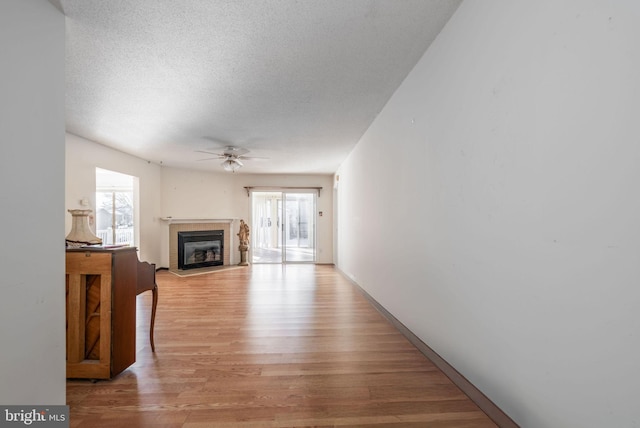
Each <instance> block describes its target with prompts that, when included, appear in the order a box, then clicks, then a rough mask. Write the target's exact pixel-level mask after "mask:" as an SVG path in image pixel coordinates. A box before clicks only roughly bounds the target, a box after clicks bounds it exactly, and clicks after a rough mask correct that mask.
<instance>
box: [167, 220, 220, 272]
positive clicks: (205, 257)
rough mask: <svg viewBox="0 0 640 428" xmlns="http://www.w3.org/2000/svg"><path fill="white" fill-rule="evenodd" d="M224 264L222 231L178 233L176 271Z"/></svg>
mask: <svg viewBox="0 0 640 428" xmlns="http://www.w3.org/2000/svg"><path fill="white" fill-rule="evenodd" d="M223 264H224V230H197V231H188V232H178V269H183V270H185V269H194V268H200V267H208V266H221V265H223Z"/></svg>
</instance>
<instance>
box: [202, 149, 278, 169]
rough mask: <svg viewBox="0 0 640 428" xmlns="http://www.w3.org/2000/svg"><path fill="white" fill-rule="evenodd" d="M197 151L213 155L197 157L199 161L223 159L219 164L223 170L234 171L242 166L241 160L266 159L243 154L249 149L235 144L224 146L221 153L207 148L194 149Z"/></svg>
mask: <svg viewBox="0 0 640 428" xmlns="http://www.w3.org/2000/svg"><path fill="white" fill-rule="evenodd" d="M196 152H198V153H206V154H208V155H215V157H213V158H205V159H199V160H200V161H208V160H213V159H224V160H223V161H222V163H221V164H220V165H222V167H223V168H224V169H225V171H229V172H236V171H237V170H238V169H239V168H241V167H242V166H244V164H243V163H242V161H243V160H252V159H267V158H261V157H254V156H245V155H246V154H247V153H249V150H247V149H245V148H242V147H235V146H226V147H225V148H224V150H223V151H222V153H214V152H210V151H207V150H196Z"/></svg>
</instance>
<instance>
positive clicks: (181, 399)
mask: <svg viewBox="0 0 640 428" xmlns="http://www.w3.org/2000/svg"><path fill="white" fill-rule="evenodd" d="M157 283H158V288H159V303H158V311H157V316H156V331H155V345H156V352H155V354H154V353H152V352H151V347H150V345H149V339H148V325H149V314H150V306H151V293H146V295H145V294H143V295H140V296H139V297H138V330H137V345H138V346H137V361H136V363H135V364H134V365H133V366H131V367H130V368H129V369H127V370H125V371H124V372H123V373H121V374H120V375H119V376H117V377H116V378H114V379H112V380H110V381H100V382H97V383H91V382H90V381H88V380H69V381H67V402H68V404H69V406H70V413H71V427H78V428H83V427H105V428H109V427H114V428H115V427H117V428H121V427H127V428H134V427H167V428H169V427H184V428H201V427H202V428H204V427H304V426H316V427H334V426H340V427H344V426H359V427H367V426H375V427H456V428H464V427H495V426H496V425H495V424H494V423H493V422H492V421H491V420H490V419H489V418H488V417H487V416H486V415H485V414H484V413H482V411H480V409H479V408H478V407H477V406H476V405H475V404H474V403H473V402H472V401H471V400H469V399H468V398H467V396H466V395H464V394H463V393H462V392H461V391H460V390H459V389H458V388H457V387H456V386H455V385H454V384H453V383H452V382H451V381H450V380H449V379H448V378H447V377H446V376H445V375H444V374H442V372H440V371H439V370H438V369H437V368H436V367H435V366H434V365H433V364H432V363H431V362H430V361H429V360H428V359H427V358H425V357H424V356H423V355H422V354H421V353H420V352H419V351H418V350H417V349H416V348H415V347H414V346H413V345H411V344H410V343H409V342H408V341H407V339H405V337H404V336H402V334H400V333H399V332H398V331H397V330H396V329H395V328H394V327H393V326H392V325H391V324H390V323H389V322H387V320H386V319H385V318H384V317H383V316H382V315H380V314H379V313H378V312H377V311H376V310H375V309H374V308H373V307H372V306H371V305H370V304H369V302H368V301H367V300H366V299H365V298H364V297H363V296H362V295H361V294H360V293H359V292H358V291H357V290H355V289H354V287H353V286H352V285H351V284H350V283H349V282H348V281H347V280H346V279H344V278H343V277H342V276H341V275H340V274H339V273H338V272H337V271H336V270H335V269H334V268H333V267H332V266H314V265H286V266H282V265H253V266H249V267H247V268H243V269H234V270H228V271H220V272H214V273H210V274H203V275H197V276H190V277H178V276H176V275H174V274H172V273H170V272H166V271H160V272H158V274H157Z"/></svg>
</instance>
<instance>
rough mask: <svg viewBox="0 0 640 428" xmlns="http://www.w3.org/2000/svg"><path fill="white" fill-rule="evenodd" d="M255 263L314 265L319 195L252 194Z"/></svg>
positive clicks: (252, 245) (301, 193)
mask: <svg viewBox="0 0 640 428" xmlns="http://www.w3.org/2000/svg"><path fill="white" fill-rule="evenodd" d="M251 206H252V216H251V219H252V228H251V238H252V239H251V261H252V263H315V261H316V218H315V213H316V191H312V190H310V191H308V192H304V191H296V192H285V191H269V192H258V191H252V192H251Z"/></svg>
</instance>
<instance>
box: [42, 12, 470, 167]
mask: <svg viewBox="0 0 640 428" xmlns="http://www.w3.org/2000/svg"><path fill="white" fill-rule="evenodd" d="M51 2H52V3H54V4H56V5H57V6H58V7H60V8H61V9H62V10H63V12H64V13H65V15H66V16H67V20H66V28H67V29H66V82H67V83H66V127H67V131H68V132H70V133H72V134H76V135H79V136H81V137H84V138H87V139H89V140H93V141H96V142H99V143H102V144H105V145H107V146H110V147H113V148H115V149H118V150H121V151H123V152H126V153H130V154H132V155H135V156H138V157H140V158H143V159H146V160H150V161H152V162H156V163H162V164H163V165H167V166H174V167H181V168H193V169H204V170H212V171H222V168H221V167H220V162H221V161H220V160H210V161H201V160H200V159H203V158H206V157H209V156H207V155H204V154H202V153H198V152H197V150H213V151H221V150H222V149H223V147H224V146H225V145H234V146H240V147H244V148H247V149H249V150H250V151H251V152H250V153H249V156H260V157H267V158H269V159H268V160H252V161H246V162H245V167H244V168H242V169H241V170H239V171H238V173H244V172H253V173H332V172H335V170H336V169H337V167H338V166H339V165H340V163H341V162H342V161H343V160H344V158H345V157H346V156H347V155H348V153H349V152H350V151H351V150H352V148H353V147H354V146H355V144H356V143H357V142H358V140H359V138H360V137H361V136H362V134H363V133H364V132H365V130H366V129H367V128H368V127H369V125H370V124H371V122H372V121H373V119H374V118H375V117H376V115H377V114H378V113H379V112H380V110H381V109H382V108H383V106H384V105H385V103H386V102H387V100H388V99H389V97H390V96H391V95H392V94H393V92H394V91H395V90H396V88H397V87H398V86H399V84H400V83H401V82H402V80H403V79H404V78H405V77H406V75H407V74H408V73H409V71H410V70H411V69H412V68H413V66H414V65H415V63H416V62H417V61H418V60H419V59H420V57H421V56H422V54H423V53H424V52H425V50H426V49H427V48H428V46H429V45H430V43H431V42H432V41H433V39H434V38H435V37H436V36H437V34H438V33H439V32H440V30H441V29H442V27H443V26H444V24H445V23H446V22H447V20H448V19H449V18H450V16H451V15H452V14H453V12H454V11H455V9H456V8H457V6H458V5H459V3H460V1H459V0H262V1H259V0H108V1H106V0H51Z"/></svg>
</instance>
